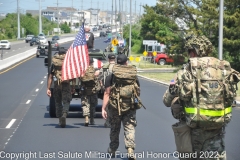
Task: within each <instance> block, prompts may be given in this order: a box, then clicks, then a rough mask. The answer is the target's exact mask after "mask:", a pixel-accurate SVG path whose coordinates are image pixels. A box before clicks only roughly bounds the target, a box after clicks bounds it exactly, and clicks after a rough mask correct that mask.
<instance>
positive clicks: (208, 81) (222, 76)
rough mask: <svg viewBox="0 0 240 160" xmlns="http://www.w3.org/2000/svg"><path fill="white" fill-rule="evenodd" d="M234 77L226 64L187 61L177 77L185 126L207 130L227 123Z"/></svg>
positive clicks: (229, 114) (213, 61)
mask: <svg viewBox="0 0 240 160" xmlns="http://www.w3.org/2000/svg"><path fill="white" fill-rule="evenodd" d="M238 74H239V73H238V72H237V71H235V70H233V69H231V66H230V63H229V62H227V61H224V60H222V61H221V60H219V59H217V58H214V57H203V58H199V57H197V58H190V61H189V65H188V66H187V67H185V68H184V70H183V73H182V75H181V77H180V78H179V98H180V100H181V101H182V102H183V104H182V105H183V107H184V112H185V117H186V122H187V125H188V126H190V127H191V128H196V127H200V128H203V129H205V130H209V129H218V128H221V127H222V126H224V124H226V123H228V122H230V120H231V112H232V103H233V100H234V98H235V97H236V90H237V82H238V81H239V77H238Z"/></svg>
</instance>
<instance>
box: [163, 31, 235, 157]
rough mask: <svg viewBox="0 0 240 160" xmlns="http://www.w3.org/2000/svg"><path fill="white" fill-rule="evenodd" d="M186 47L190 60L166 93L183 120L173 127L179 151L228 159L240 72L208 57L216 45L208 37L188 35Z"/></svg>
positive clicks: (177, 115)
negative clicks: (228, 130) (229, 128)
mask: <svg viewBox="0 0 240 160" xmlns="http://www.w3.org/2000/svg"><path fill="white" fill-rule="evenodd" d="M185 48H186V49H187V51H188V54H189V57H190V59H189V60H188V63H187V64H185V65H184V66H183V68H182V69H181V70H179V71H178V72H177V75H176V77H175V78H174V80H172V81H171V84H170V86H169V89H167V90H166V92H165V94H164V96H163V102H164V104H165V105H166V106H167V107H171V110H172V115H173V117H174V118H176V119H179V122H178V123H176V124H174V125H173V126H172V129H173V131H174V134H175V143H176V146H177V151H178V152H179V153H182V155H184V154H186V153H192V154H191V155H192V157H188V160H189V159H191V160H192V159H198V160H200V159H204V160H226V150H225V143H224V134H225V127H226V125H227V123H229V122H230V120H231V111H232V103H233V100H234V98H235V96H236V88H235V87H236V86H235V85H236V84H237V83H238V81H239V73H238V72H237V71H235V70H234V69H232V68H231V66H230V63H229V62H227V61H224V60H219V59H217V58H214V57H209V56H208V55H209V54H210V53H211V52H212V48H213V46H212V43H211V42H210V41H209V39H208V38H207V37H205V36H195V35H191V36H189V37H187V39H186V43H185ZM182 157H183V158H180V159H181V160H185V159H186V158H184V156H182Z"/></svg>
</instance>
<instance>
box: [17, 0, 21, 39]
mask: <svg viewBox="0 0 240 160" xmlns="http://www.w3.org/2000/svg"><path fill="white" fill-rule="evenodd" d="M17 15H18V37H17V39H20V13H19V0H17Z"/></svg>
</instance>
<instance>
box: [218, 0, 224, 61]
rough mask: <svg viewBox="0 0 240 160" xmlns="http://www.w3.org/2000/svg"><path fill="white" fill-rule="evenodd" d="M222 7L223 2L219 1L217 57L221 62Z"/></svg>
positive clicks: (222, 0)
mask: <svg viewBox="0 0 240 160" xmlns="http://www.w3.org/2000/svg"><path fill="white" fill-rule="evenodd" d="M223 6H224V0H220V3H219V40H218V57H219V59H220V60H222V50H223V11H224V10H223Z"/></svg>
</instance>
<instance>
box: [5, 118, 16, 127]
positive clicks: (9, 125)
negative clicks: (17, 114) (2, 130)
mask: <svg viewBox="0 0 240 160" xmlns="http://www.w3.org/2000/svg"><path fill="white" fill-rule="evenodd" d="M15 121H16V119H12V120H11V121H10V122H9V123H8V125H7V126H6V128H11V127H12V125H13V123H14V122H15Z"/></svg>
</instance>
